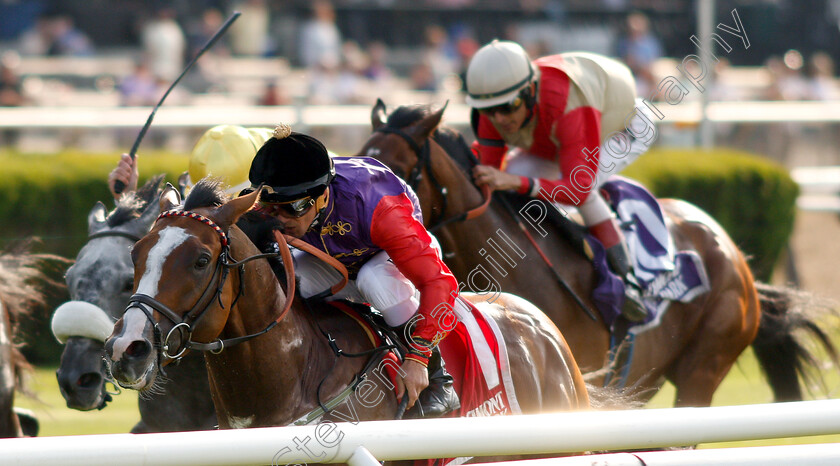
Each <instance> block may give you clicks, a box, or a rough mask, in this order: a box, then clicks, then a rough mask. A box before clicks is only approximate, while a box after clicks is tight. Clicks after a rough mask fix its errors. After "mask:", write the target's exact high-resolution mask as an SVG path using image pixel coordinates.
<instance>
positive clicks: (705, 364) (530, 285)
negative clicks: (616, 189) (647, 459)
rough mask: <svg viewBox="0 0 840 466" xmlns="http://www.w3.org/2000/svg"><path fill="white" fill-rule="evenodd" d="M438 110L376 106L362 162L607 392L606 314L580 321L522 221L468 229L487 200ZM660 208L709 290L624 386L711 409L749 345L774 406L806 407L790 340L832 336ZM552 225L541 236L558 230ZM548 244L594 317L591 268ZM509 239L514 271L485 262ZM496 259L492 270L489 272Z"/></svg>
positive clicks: (655, 332) (702, 219) (490, 217)
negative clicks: (697, 261) (400, 189)
mask: <svg viewBox="0 0 840 466" xmlns="http://www.w3.org/2000/svg"><path fill="white" fill-rule="evenodd" d="M443 111H444V109H443V108H442V109H440V110H438V111H436V112H432V111H431V109H430V108H429V107H428V106H412V107H399V108H398V109H396V110H395V111H394V112H392V113H391V114H390V115H387V114H386V111H385V104H384V103H382V101H381V100H380V101H378V102H377V103H376V105H375V106H374V107H373V110H372V112H371V122H372V125H373V129H374V132H373V134H372V135H371V137H370V138H369V140H368V141H367V143H366V144H365V146H364V147H363V149H362V150H361V151H360V154H361V155H367V156H372V157H375V158H377V159H379V160H380V161H382V162H383V163H384V164H385V165H387V166H388V167H390V168H391V169H392V170H393V171H394V172H395V173H396V174H397V175H398V176H401V177H403V178H404V179H406V180H407V181H409V184H413V185H414V186H412V187H414V188H415V191H416V192H417V194H418V197H419V199H420V203H421V206H422V211H423V214H424V220H425V222H426V226H427V228H430V229H434V228H435V226H439V227H440V229H437V230H436V231H435V234H436V235H437V237H438V239H439V240H440V243H441V246H442V248H443V251H444V259H445V261H446V263H447V264H448V265H449V267H450V269H451V270H452V271H453V273H454V274H455V276H456V277H458V278H459V280H462V281H467V282H470V279H469V278H468V277H470V276H473V277H474V276H477V275H483V276H484V278H485V279H486V280H487V279H489V280H490V281H495V283H494V286H495V285H497V286H498V287H499V288H500V289H501V290H503V291H505V292H509V293H514V294H517V295H520V296H522V297H524V298H525V299H527V300H529V301H531V302H533V303H534V304H535V305H536V306H537V307H538V308H540V309H542V310H543V311H544V312H546V313H547V314H548V317H549V318H550V319H551V320H552V321H553V322H554V323H555V324H557V326H558V327H559V328H560V330H561V331H562V332H563V335H564V336H565V337H566V339H567V341H568V342H569V346H570V347H571V348H572V353H573V354H574V356H575V359H576V360H577V362H578V365H579V366H580V367H581V369H582V370H583V371H584V373H585V374H586V373H587V372H589V371H596V372H594V373H593V374H594V376H593V377H590V378H591V379H592V381H593V382H595V383H600V382H602V381H603V380H604V379H603V377H604V374H605V373H607V372H608V371H607V370H602V369H604V368H608V366H609V362H608V351H609V350H610V331H609V329H608V328H607V326H606V325H605V324H604V321H603V318H602V317H601V316H600V315H598V316H597V319H598V320H595V319H593V318H590V317H589V316H588V315H587V313H585V312H583V310H582V309H581V306H580V305H579V304H578V303H577V302H576V301H575V300H574V299H573V298H572V295H571V294H570V293H569V292H568V290H565V289H564V288H563V287H562V286H561V284H560V283H559V281H558V279H557V278H556V277H555V275H554V273H552V272H550V271H549V270H548V268H547V264H546V263H545V262H544V261H543V259H541V258H540V255H539V254H538V251H537V250H536V248H535V247H534V246H532V245H531V244H529V243H528V241H527V240H526V238H525V236H521V235H520V236H517V235H518V233H519V230H520V229H521V228H522V226H521V225H523V224H524V222H521V221H520V222H517V219H516V218H514V216H512V215H510V214H509V213H508V212H509V211H508V210H506V208H505V207H504V206H503V205H501V204H500V203H499V202H495V201H494V202H492V203H491V204H490V206H489V208H488V210H487V211H486V213H484V214H483V215H480V216H478V217H476V218H472V216H470V219H465V218H464V214H465V213H466V212H469V211H471V210H472V209H475V208H476V206H479V205H481V204H482V202H483V199H482V194H481V193H480V192H479V190H478V189H477V188H476V187H475V186H474V185H473V183H472V182H471V177H470V175H469V174H468V172H467V170H468V169H465V168H464V167H463V166H462V165H461V164H459V163H456V162H455V160H454V159H453V157H458V158H459V160H462V161H467V160H474V158H473V157H472V154H471V152H470V149H469V147H468V146H467V145H466V143H465V142H464V140H463V138H462V137H461V135H460V134H457V133H456V132H454V131H453V130H451V129H448V128H440V129H438V126H439V124H440V121H441V117H442V115H443ZM444 146H445V147H446V149H445V148H444ZM421 159H422V160H421ZM473 163H475V162H473ZM660 204H661V206H662V210H663V211H664V213H665V215H666V218H667V220H668V224H669V228H670V232H671V235H672V236H673V238H674V240H675V243H676V246H677V250H694V251H696V252H697V253H698V254H699V255H700V257H701V258H702V261H703V263H704V264H705V268H706V271H707V273H708V275H709V277H710V287H711V289H710V290H709V291H708V292H707V293H705V294H702V295H700V296H698V297H696V298H695V299H694V300H693V301H691V302H690V303H685V304H683V303H678V302H674V303H672V304H671V305H670V308H669V309H668V310H667V312H666V313H665V315H664V316H663V318H662V320H661V324H660V325H658V326H656V327H653V328H651V329H649V330H645V331H644V332H641V333H639V334H638V335H636V337H635V343H634V348H633V353H632V354H633V356H632V361H631V363H630V366H629V371H628V372H626V374H627V376H626V377H627V378H626V382H627V386H628V387H632V388H633V389H634V390H635V391H637V392H638V393H639V398H640V399H642V400H646V399H649V398H650V397H652V396H653V394H654V393H655V391H656V389H658V388H659V387H660V386H661V385H662V383H663V381H664V379H668V380H670V381H671V382H672V383H673V384H674V385H675V387H676V390H677V393H676V400H675V404H676V405H677V406H709V405H710V404H711V402H712V394H713V393H714V392H715V390H716V389H717V387H718V385H719V384H720V382H721V381H722V380H723V378H724V376H725V375H726V374H727V372H728V371H729V369H730V368H731V366H732V364H733V363H734V362H735V360H736V359H737V357H738V355H740V354H741V352H742V351H743V350H744V349H745V348H746V347H747V346H749V345H750V344H751V343H752V344H753V347H754V349H755V351H756V354H757V356H758V359H759V361H760V363H761V365H762V368H763V369H764V371H765V372H766V373H767V375H768V377H769V379H770V382H771V385H772V388H773V391H774V394H775V397H776V399H777V400H794V399H801V396H802V395H801V391H800V387H799V381H798V378H797V372H800V373H801V372H802V369H803V365H804V364H805V363H810V362H813V361H814V359H813V358H812V357H811V355H810V354H809V353H808V352H807V351H806V350H805V349H804V347H803V346H802V345H801V344H800V342H799V341H797V340H796V339H795V338H794V337H793V335H792V332H793V330H794V329H796V328H804V329H806V330H809V331H811V332H812V333H813V334H814V335H816V337H817V338H819V339H820V340H821V341H822V343H824V344H825V345H826V347H827V348H828V349H829V351H830V352H831V353H832V354H834V348H833V346H831V343H830V342H829V341H828V339H827V338H826V335H825V334H824V333H823V332H822V331H821V330H820V329H819V328H817V326H816V325H815V324H814V322H813V321H811V320H809V319H808V318H807V317H805V316H804V315H803V314H801V313H797V312H795V311H794V310H792V309H790V307H791V306H790V303H789V302H786V301H784V299H780V298H783V297H784V295H785V292H784V291H783V290H778V289H775V290H774V289H771V288H770V287H767V286H761V287H760V288H759V290H758V291H757V289H756V284H755V283H754V280H753V276H752V274H751V272H750V269H749V267H748V266H747V263H746V261H745V260H744V256H743V255H742V254H741V252H740V251H739V250H738V248H737V247H736V245H735V244H734V243H733V241H732V240H731V239H730V238H729V236H728V235H727V234H726V232H725V231H724V230H723V228H721V226H720V225H718V224H717V222H715V220H713V219H712V218H711V217H710V216H709V215H707V214H706V213H705V212H703V211H701V210H700V209H699V208H697V207H695V206H693V205H691V204H689V203H687V202H684V201H680V200H674V199H662V200H660ZM548 223H551V222H545V223H543V224H542V225H543V226H544V227H546V228H549V229H550V228H551V227H552V226H555V227H556V225H548ZM526 233H527V231H526ZM549 233H550V234H548V235H546V236H541V235H538V234H534V235H532V236H533V237H534V238H535V241H536V244H538V246H539V248H540V249H542V251H544V253H545V254H546V256H547V258H548V259H550V261H551V262H552V263H553V264H555V271H556V273H557V274H559V276H560V278H562V279H563V280H564V281H565V282H566V283H568V284H569V286H570V288H571V290H572V291H573V292H574V294H575V295H577V296H578V297H579V298H580V299H582V301H583V305H585V306H586V307H588V309H595V307H594V304H593V302H592V300H591V298H590V297H591V294H592V293H591V292H592V287H593V285H594V281H595V277H594V271H593V266H592V264H591V262H590V261H589V259H587V258H585V257H584V256H583V255H582V254H581V253H580V252H578V250H576V249H575V248H574V247H573V246H572V243H571V242H570V241H568V240H566V239H564V237H563V236H564V235H563V233H562V232H561V231H560V230H559V229H557V228H555V229H554V230H553V231H550V232H549ZM508 235H509V236H510V237H508ZM498 236H505V238H499V237H498ZM511 238H512V240H513V242H514V243H517V244H519V245H520V247H521V249H522V251H523V252H524V253H525V257H519V256H516V255H514V254H513V253H511V254H510V255H509V256H510V257H507V259H510V260H513V261H514V262H515V263H510V261H508V264H509V266H507V267H505V262H504V261H503V260H502V258H501V257H498V256H500V254H492V255H491V254H489V253H487V250H490V251H493V250H494V249H493V248H491V247H489V246H487V245H485V242H487V243H490V242H491V241H495V242H496V243H497V244H504V243H503V241H502V240H503V239H508V240H510V239H511ZM485 249H486V250H485ZM496 250H498V248H496ZM491 259H493V260H494V261H495V263H493V264H492V265H494V266H495V267H491V264H487V263H485V262H490V260H491ZM482 264H483V265H482ZM499 265H502V267H501V269H503V271H504V272H505V273H504V275H502V274H500V273H495V274H491V273H487V271H493V270H499V269H500V267H499ZM482 267H486V268H482ZM477 272H483V273H482V274H479V273H477ZM491 275H492V277H491ZM478 281H479V283H486V281H485V282H481V281H480V280H478ZM759 302H761V304H759ZM590 312H591V311H590ZM592 314H593V315H594V314H597V313H594V312H593V313H592ZM609 369H610V370H613V371H615V370H617V369H625V370H626V369H627V367H626V366H623V367H622V368H617V367H609ZM613 373H615V372H613Z"/></svg>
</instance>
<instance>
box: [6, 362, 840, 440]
mask: <svg viewBox="0 0 840 466" xmlns="http://www.w3.org/2000/svg"><path fill="white" fill-rule="evenodd" d="M826 377H827V386H828V387H829V388H831V389H833V388H834V387H837V386H838V384H840V374H838V372H837V371H829V372H828V373H827V376H826ZM30 387H31V389H32V390H34V391H35V392H36V393H37V396H38V397H39V400H33V399H30V398H26V397H18V399H17V402H16V405H17V406H20V407H24V408H28V409H32V410H33V411H34V412H35V414H36V415H37V416H38V419H39V420H40V423H41V433H40V436H56V435H83V434H107V433H124V432H128V431H129V430H130V429H131V427H132V426H133V425H134V424H135V423H136V422H137V421H138V420H139V419H140V415H139V413H138V411H137V393H136V392H134V391H131V390H125V391H123V392H122V394H121V395H119V396H115V397H114V401H112V402H111V403H109V405H108V407H107V408H106V409H104V410H102V411H89V412H80V411H75V410H72V409H69V408H67V407H66V406H65V404H64V400H63V398H62V397H61V394H60V393H59V391H58V385H57V382H56V379H55V369H54V368H37V369H36V371H35V374H34V377H33V379H32V380H31V381H30ZM674 393H675V392H674V388H673V387H672V386H671V385H670V384H666V385H665V386H664V387H663V388H662V390H660V392H659V393H658V394H657V395H656V396H655V397H654V398H653V400H651V401H650V403H648V405H647V407H648V408H668V407H670V406H671V404H672V403H673V400H674ZM833 395H836V393H828V394H821V395H820V394H819V392H818V395H817V396H811V397H809V398H812V399H813V398H827V397H832V396H833ZM771 401H772V393H771V391H770V388H769V386H768V385H767V384H766V383H765V381H764V379H763V378H762V376H761V374H760V372H759V369H758V365H757V363H756V360H755V357H754V356H753V354H752V350H747V351H745V353H744V354H743V355H742V356H741V358H739V360H738V363H737V365H736V366H735V367H733V369H732V370H731V371H730V373H729V375H728V376H727V377H726V379H724V381H723V384H722V385H721V387H720V388H719V390H718V391H717V393H716V395H715V398H714V401H713V405H714V406H731V405H743V404H757V403H769V402H771ZM829 442H840V433H838V434H837V435H825V436H813V437H793V438H783V439H768V440H754V441H743V442H725V443H710V444H703V445H700V448H724V447H744V446H760V445H793V444H806V443H829Z"/></svg>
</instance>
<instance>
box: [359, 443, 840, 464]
mask: <svg viewBox="0 0 840 466" xmlns="http://www.w3.org/2000/svg"><path fill="white" fill-rule="evenodd" d="M712 464H720V465H727V466H797V465H802V466H837V465H838V464H840V443H820V444H812V445H778V446H771V447H744V448H720V449H710V450H679V451H647V452H636V453H611V454H606V455H589V456H574V457H569V458H550V459H540V460H526V461H509V462H500V463H486V464H483V465H482V466H593V465H597V466H708V465H712ZM352 466H355V465H352ZM474 466H476V465H474Z"/></svg>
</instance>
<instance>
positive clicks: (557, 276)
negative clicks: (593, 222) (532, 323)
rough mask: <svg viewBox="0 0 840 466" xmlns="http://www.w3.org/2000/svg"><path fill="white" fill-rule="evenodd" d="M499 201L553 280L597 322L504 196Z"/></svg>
mask: <svg viewBox="0 0 840 466" xmlns="http://www.w3.org/2000/svg"><path fill="white" fill-rule="evenodd" d="M499 200H500V201H501V202H502V205H503V206H505V209H506V210H507V211H508V213H509V214H510V216H511V217H513V219H514V220H516V224H517V225H519V229H521V230H522V232H523V233H525V236H526V237H527V238H528V241H529V242H530V243H531V245H532V246H534V248H535V249H536V250H537V253H538V254H539V255H540V257H542V260H543V262H545V265H547V266H548V268H549V269H551V272H552V273H553V274H554V278H555V279H557V281H558V282H559V283H560V286H562V287H563V289H564V290H566V292H567V293H569V295H571V297H572V299H574V301H575V302H576V303H577V305H578V306H580V308H581V309H583V311H584V312H586V315H587V316H589V318H590V319H592V320H594V321H595V322H597V321H598V318H597V317H595V314H594V313H593V312H592V310H591V309H589V307H588V306H587V305H586V303H584V302H583V300H582V299H581V298H580V296H578V295H577V293H575V290H573V289H572V287H571V286H569V284H568V283H567V282H566V280H563V277H561V276H560V273H559V272H557V269H555V268H554V264H552V263H551V261H550V260H549V259H548V256H546V255H545V253H544V252H543V250H542V248H540V246H539V245H538V244H537V242H536V241H535V240H534V237H533V236H531V233H530V232H528V229H527V228H526V227H525V224H524V223H522V220H520V219H519V217H517V215H516V212H515V211H514V210H513V207H511V205H510V204H509V203H508V201H507V199H505V198H504V196H499Z"/></svg>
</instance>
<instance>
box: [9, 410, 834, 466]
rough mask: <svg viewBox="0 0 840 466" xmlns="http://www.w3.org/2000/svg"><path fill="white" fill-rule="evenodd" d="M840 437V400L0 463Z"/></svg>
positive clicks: (146, 444)
mask: <svg viewBox="0 0 840 466" xmlns="http://www.w3.org/2000/svg"><path fill="white" fill-rule="evenodd" d="M825 434H840V400H824V401H808V402H798V403H779V404H762V405H746V406H729V407H715V408H678V409H655V410H654V409H651V410H628V411H602V412H571V413H558V414H544V415H534V416H506V417H490V418H461V419H421V420H411V421H375V422H362V423H357V424H352V423H339V424H335V425H331V424H322V425H320V426H301V427H279V428H260V429H245V430H234V431H210V432H179V433H168V434H143V435H131V434H111V435H89V436H75V437H43V438H27V439H8V440H0V464H2V465H4V466H13V465H32V466H36V465H50V466H52V465H55V464H61V465H64V466H76V465H78V466H81V465H85V466H93V465H98V464H103V465H105V464H107V465H112V464H120V465H121V466H133V465H138V466H139V465H150V464H153V465H156V466H167V465H172V466H191V465H206V466H212V465H219V466H223V465H252V464H283V465H285V464H289V463H317V462H325V463H335V462H347V461H349V459H350V458H351V456H353V455H354V453H356V458H354V463H356V464H365V463H366V461H365V459H366V458H367V459H368V460H369V459H370V458H369V457H368V455H367V454H366V453H365V452H364V450H359V447H361V446H364V448H365V449H367V450H368V451H369V452H370V453H371V454H372V455H373V457H375V458H376V459H378V460H398V459H413V458H429V457H432V458H434V457H460V456H487V455H512V454H534V453H536V454H549V453H559V452H580V451H589V450H626V449H632V448H652V447H660V446H675V445H693V444H698V443H711V442H722V441H737V440H754V439H766V438H782V437H795V436H808V435H825Z"/></svg>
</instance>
